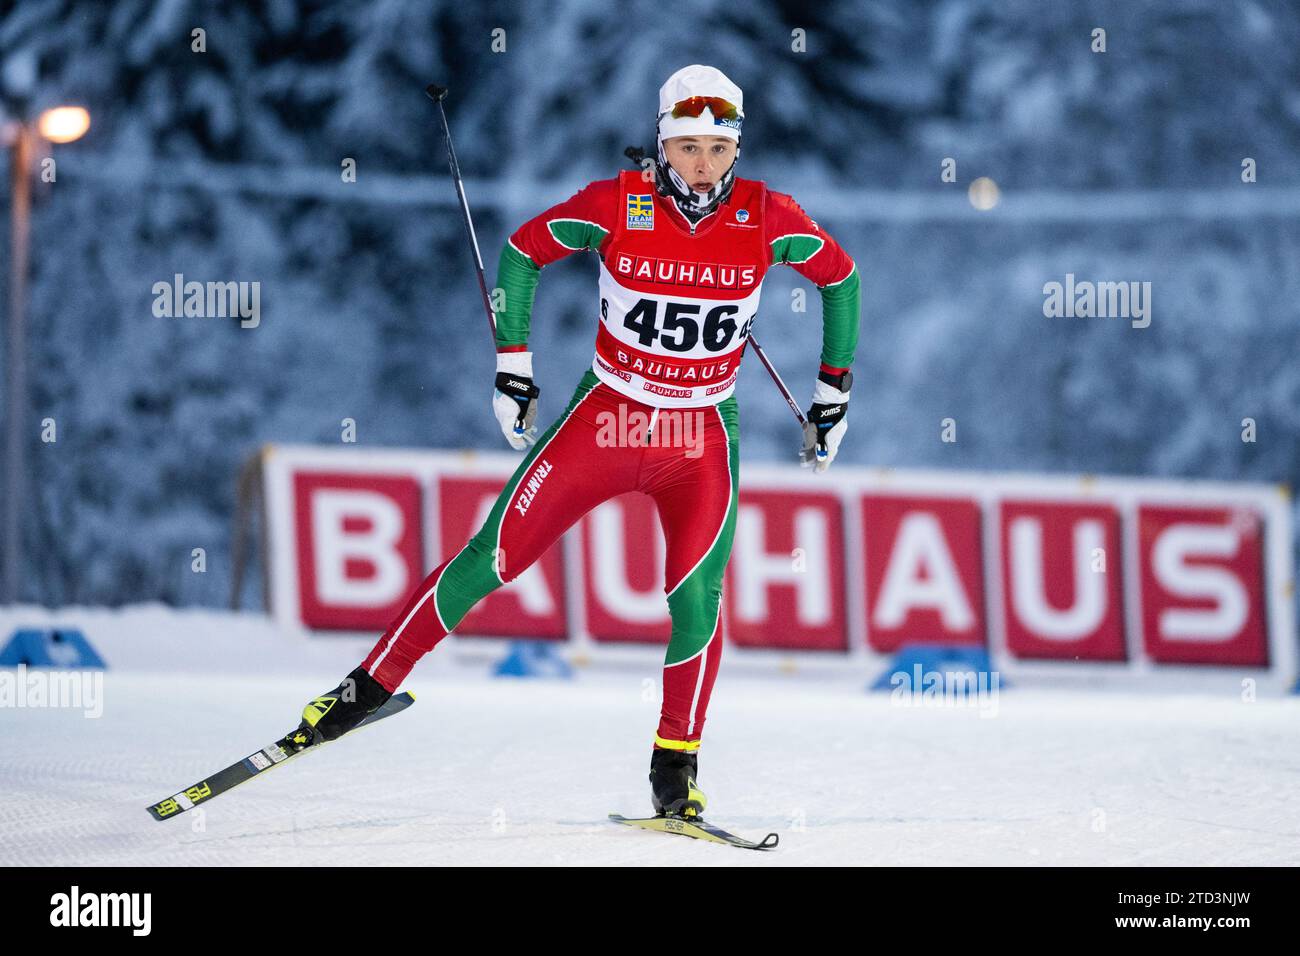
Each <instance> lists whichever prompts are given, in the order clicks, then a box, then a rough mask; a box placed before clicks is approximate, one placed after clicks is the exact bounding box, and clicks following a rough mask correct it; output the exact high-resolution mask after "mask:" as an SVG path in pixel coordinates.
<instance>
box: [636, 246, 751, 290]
mask: <svg viewBox="0 0 1300 956" xmlns="http://www.w3.org/2000/svg"><path fill="white" fill-rule="evenodd" d="M612 259H613V261H612V263H611V265H612V267H613V268H612V270H611V271H613V273H614V274H615V275H618V276H623V277H624V278H627V279H635V280H636V281H638V282H658V283H662V284H664V285H693V286H699V287H700V288H705V289H750V288H753V286H754V284H755V282H757V281H758V266H755V265H744V266H738V265H734V264H730V263H725V262H723V263H719V262H694V261H691V260H688V259H666V258H661V257H659V256H634V255H631V254H629V253H626V252H619V253H615V254H614V256H613V257H612Z"/></svg>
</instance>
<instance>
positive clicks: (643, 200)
mask: <svg viewBox="0 0 1300 956" xmlns="http://www.w3.org/2000/svg"><path fill="white" fill-rule="evenodd" d="M627 227H628V228H629V229H653V228H654V227H655V204H654V196H653V195H652V194H651V193H628V195H627Z"/></svg>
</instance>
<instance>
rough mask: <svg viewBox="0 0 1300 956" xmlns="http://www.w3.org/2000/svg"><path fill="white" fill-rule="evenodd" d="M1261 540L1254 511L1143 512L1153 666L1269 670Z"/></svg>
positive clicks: (1145, 605)
mask: <svg viewBox="0 0 1300 956" xmlns="http://www.w3.org/2000/svg"><path fill="white" fill-rule="evenodd" d="M1263 541H1264V528H1263V520H1262V518H1261V516H1260V515H1259V514H1258V513H1256V512H1255V511H1253V510H1251V509H1249V508H1232V509H1228V508H1197V507H1154V506H1144V507H1141V508H1139V509H1138V542H1139V544H1138V546H1139V548H1140V550H1141V568H1142V599H1143V601H1142V634H1143V646H1144V647H1145V649H1146V652H1147V655H1148V656H1149V657H1150V658H1151V659H1152V660H1153V661H1160V662H1164V663H1174V664H1222V665H1227V666H1233V667H1265V666H1267V665H1268V662H1269V661H1268V635H1267V632H1266V630H1265V624H1264V570H1263V554H1262V552H1263Z"/></svg>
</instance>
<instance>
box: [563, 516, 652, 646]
mask: <svg viewBox="0 0 1300 956" xmlns="http://www.w3.org/2000/svg"><path fill="white" fill-rule="evenodd" d="M581 525H582V547H583V559H584V560H583V601H584V604H585V607H586V611H587V632H588V633H589V634H591V636H592V638H593V639H594V640H597V641H603V642H606V643H620V642H621V643H651V644H663V645H664V646H667V644H668V638H669V637H670V636H671V635H672V622H671V620H670V619H669V617H668V597H667V594H666V593H665V592H664V560H665V557H664V556H665V545H664V533H663V528H662V527H661V526H660V524H659V513H658V511H656V509H655V505H654V501H653V500H652V499H651V498H649V497H647V496H646V495H642V494H635V493H633V494H626V495H619V496H618V497H617V498H612V499H611V500H609V501H607V502H605V503H604V504H602V505H598V506H597V507H596V508H594V509H593V510H592V511H591V512H590V513H589V514H588V515H587V516H586V517H585V518H583V519H582V522H581Z"/></svg>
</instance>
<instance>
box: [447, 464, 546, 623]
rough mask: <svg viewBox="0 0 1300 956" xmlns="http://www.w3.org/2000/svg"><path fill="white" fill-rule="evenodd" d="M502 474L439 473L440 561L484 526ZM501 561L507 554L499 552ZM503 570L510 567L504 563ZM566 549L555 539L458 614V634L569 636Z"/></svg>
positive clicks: (502, 484)
mask: <svg viewBox="0 0 1300 956" xmlns="http://www.w3.org/2000/svg"><path fill="white" fill-rule="evenodd" d="M504 486H505V480H504V479H497V478H471V477H464V478H455V477H451V476H447V475H444V476H442V477H440V478H439V479H438V503H439V504H438V540H439V541H440V542H441V554H440V555H439V557H438V564H441V563H442V562H443V561H446V560H447V559H449V558H451V557H453V556H454V555H455V554H457V553H458V552H459V551H460V550H461V548H463V547H464V546H465V543H466V542H467V541H469V539H470V538H471V537H473V536H474V535H475V534H476V533H477V532H478V530H479V528H481V527H483V523H484V522H485V521H486V520H487V517H488V514H489V513H490V512H491V511H492V505H493V504H495V503H496V499H497V495H499V494H500V493H501V489H502V488H503V487H504ZM502 560H503V561H508V560H509V555H502ZM503 571H504V573H505V574H511V573H513V572H512V571H511V570H510V568H509V567H503ZM564 574H565V570H564V554H563V549H562V547H561V545H560V544H559V543H558V542H557V543H556V544H554V545H553V546H551V547H550V548H548V549H547V550H546V553H545V554H543V555H542V556H541V557H540V558H538V559H537V560H536V561H534V562H533V563H532V565H530V566H529V567H528V568H526V569H525V570H524V571H522V572H521V573H520V574H519V576H518V577H516V578H514V580H512V581H508V582H506V583H505V584H503V585H502V586H501V587H499V588H497V589H496V590H495V591H493V592H492V593H491V594H489V595H488V596H487V597H485V598H484V599H483V600H482V601H480V602H479V603H478V604H477V605H476V606H474V607H473V608H471V609H470V611H469V613H468V614H466V615H465V617H464V618H462V619H461V622H460V624H458V625H457V626H456V634H457V635H458V636H460V637H483V636H488V637H538V638H545V639H548V640H563V639H564V638H565V637H567V636H568V618H567V616H566V614H565V603H564Z"/></svg>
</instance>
